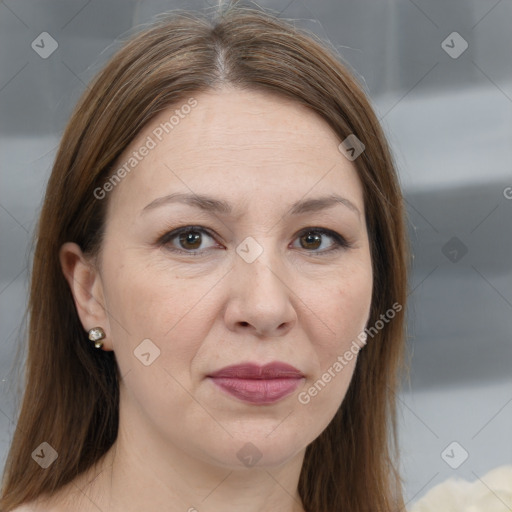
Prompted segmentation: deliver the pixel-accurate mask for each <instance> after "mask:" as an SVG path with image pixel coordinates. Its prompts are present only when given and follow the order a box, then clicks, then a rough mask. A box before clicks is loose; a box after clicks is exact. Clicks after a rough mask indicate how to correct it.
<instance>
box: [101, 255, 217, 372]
mask: <svg viewBox="0 0 512 512" xmlns="http://www.w3.org/2000/svg"><path fill="white" fill-rule="evenodd" d="M141 260H142V258H141ZM110 261H113V262H115V261H119V264H117V265H110V266H109V268H107V272H108V275H109V276H110V278H109V279H108V281H107V286H106V289H107V290H108V297H107V298H108V301H107V302H108V314H109V317H110V327H111V331H112V337H113V340H114V343H115V344H116V345H117V355H118V360H119V362H120V364H121V361H122V360H123V359H124V362H125V366H126V365H128V364H130V361H131V359H130V358H131V357H133V355H134V354H133V351H134V350H136V349H137V347H138V346H139V345H140V344H141V342H143V340H147V339H149V340H151V341H152V342H153V343H154V344H155V346H156V347H157V348H158V349H159V350H160V354H159V363H160V364H162V363H165V365H166V367H169V368H172V369H176V370H178V368H175V366H176V361H181V364H182V365H183V364H185V365H186V364H187V361H190V360H191V359H192V358H193V356H194V354H195V352H196V351H197V349H198V346H196V345H199V344H200V341H201V340H202V339H204V337H205V336H206V334H207V329H208V325H209V323H210V321H211V319H212V315H213V314H214V308H213V306H210V305H211V301H210V300H209V293H208V292H209V291H211V290H212V288H214V286H215V284H216V283H217V282H218V280H219V278H218V276H217V275H215V276H214V275H205V276H203V277H202V278H201V279H198V280H193V281H192V280H190V279H186V278H185V279H184V278H181V277H177V275H176V274H177V273H176V272H174V271H173V269H166V270H165V271H162V270H160V269H158V268H157V267H156V266H155V265H147V264H146V262H143V261H139V260H134V259H129V258H127V257H125V258H124V259H121V258H119V259H116V258H110ZM210 312H211V314H210ZM198 314H200V321H198V318H197V316H198ZM203 331H204V332H203ZM120 345H121V346H120ZM171 346H172V358H171V357H170V356H171V354H170V353H171V350H170V347H171ZM114 350H116V349H115V348H114ZM121 358H122V359H121Z"/></svg>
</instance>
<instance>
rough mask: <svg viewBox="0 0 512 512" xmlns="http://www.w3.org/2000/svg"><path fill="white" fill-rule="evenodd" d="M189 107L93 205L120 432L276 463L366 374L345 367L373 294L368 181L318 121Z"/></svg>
mask: <svg viewBox="0 0 512 512" xmlns="http://www.w3.org/2000/svg"><path fill="white" fill-rule="evenodd" d="M194 100H195V101H194ZM194 100H190V101H189V103H188V105H190V108H189V107H186V106H185V105H186V104H187V103H186V102H184V103H183V105H177V106H176V107H173V108H171V109H168V110H167V111H164V112H161V113H160V114H159V116H158V117H157V118H155V119H154V120H153V121H152V122H151V123H150V124H149V125H148V126H147V127H146V128H145V129H144V130H143V131H142V132H141V133H139V135H138V137H137V138H136V139H135V140H134V141H133V142H132V144H131V145H130V147H129V148H128V149H127V150H126V151H125V152H124V153H123V155H121V157H120V158H119V160H118V165H117V167H116V169H120V168H122V166H123V165H124V164H125V163H126V164H127V165H126V166H125V171H126V172H124V173H123V172H122V171H121V172H120V173H118V176H119V177H120V178H121V180H120V182H119V183H117V182H116V184H115V185H113V186H112V187H111V188H112V190H110V191H108V192H107V193H106V194H105V197H104V198H103V199H99V200H103V201H109V204H108V213H107V219H106V231H105V239H104V245H103V247H102V253H101V264H100V268H99V274H98V280H97V281H96V288H95V290H96V291H97V294H98V300H99V301H101V302H102V303H103V304H104V306H105V313H104V321H103V324H101V325H102V326H103V327H104V329H105V331H106V333H107V339H106V342H105V348H106V349H107V350H108V349H112V350H114V351H115V355H116V359H117V362H118V365H119V368H120V373H121V375H122V376H123V379H122V383H121V423H120V430H121V431H123V432H124V433H125V434H126V436H127V438H129V439H131V442H133V443H140V446H141V447H143V448H141V449H143V450H145V453H151V451H154V452H155V453H157V452H160V453H164V452H165V453H167V454H171V453H180V454H181V456H189V457H193V458H194V459H195V460H197V459H199V460H201V461H203V462H208V463H211V464H214V465H216V466H223V467H231V468H235V467H243V465H246V466H252V465H254V464H256V463H257V464H258V465H259V466H265V467H270V466H276V465H280V464H282V463H283V462H285V461H287V460H289V459H291V458H292V457H294V456H300V455H301V454H302V453H303V450H304V449H305V447H306V446H307V445H308V444H309V443H311V442H312V441H313V440H314V439H315V438H316V437H317V436H318V435H319V434H320V433H321V432H322V431H323V430H324V429H325V428H326V426H327V425H328V424H329V422H330V421H331V419H332V418H333V416H334V414H335V412H336V410H337V409H338V408H339V406H340V404H341V402H342V401H343V398H344V396H345V393H346V390H347V387H348V385H349V382H350V379H351V377H352V374H353V371H354V368H355V365H356V359H357V357H356V356H354V355H353V357H352V358H349V357H345V356H344V355H345V354H346V353H347V351H350V349H351V347H353V346H354V344H353V342H354V340H357V337H358V335H360V333H361V331H362V330H363V329H364V327H365V324H366V321H367V320H368V316H369V312H370V303H371V293H372V268H371V259H370V250H369V240H368V235H367V231H366V225H365V216H364V204H363V190H362V185H361V183H360V180H359V178H358V175H357V172H356V170H355V167H354V165H353V164H352V163H351V162H350V161H349V160H348V159H347V158H346V157H345V156H344V155H343V154H342V153H341V152H340V151H339V149H338V144H339V143H340V142H341V141H340V140H339V139H338V138H337V137H336V136H335V135H334V133H333V132H332V131H331V129H330V128H329V126H328V125H327V124H326V123H325V122H324V121H323V120H322V119H321V118H319V117H317V115H316V114H314V113H313V112H312V111H310V110H308V109H306V108H304V107H302V106H300V105H298V104H295V103H293V102H290V101H288V100H286V99H282V98H279V97H275V96H272V95H268V94H264V93H260V92H247V91H240V90H235V89H223V90H222V91H217V92H208V93H202V94H198V95H195V96H194ZM176 111H177V112H176ZM173 115H174V118H172V120H170V119H171V116H173ZM166 122H167V125H166V124H165V123H166ZM143 147H146V148H147V149H146V150H144V149H141V148H143ZM134 152H136V153H134ZM130 158H132V160H130ZM107 188H108V187H107ZM98 195H100V194H98ZM334 195H336V196H340V197H342V198H343V199H342V200H341V201H330V200H329V201H328V202H327V201H325V204H324V199H326V198H329V197H333V196H334ZM320 200H321V201H320ZM326 205H327V206H326ZM178 228H180V229H181V228H188V229H189V231H188V232H187V231H186V230H183V232H182V233H181V234H180V233H179V232H177V231H176V230H178ZM308 232H310V233H309V234H308ZM343 239H344V240H346V242H347V244H349V245H348V246H344V245H343ZM359 344H360V345H361V343H359ZM354 352H355V351H354V350H352V354H354ZM341 361H343V363H342V362H341ZM265 365H270V367H269V368H267V370H265V371H262V370H261V367H263V366H265ZM284 365H290V366H292V367H293V368H294V369H295V370H294V371H289V370H290V368H288V367H285V366H284ZM233 366H239V368H234V369H233V368H231V369H227V370H225V371H224V372H220V371H221V370H223V369H226V368H228V367H233ZM340 367H341V368H340ZM219 372H220V373H219ZM258 377H259V379H258ZM261 377H263V378H261ZM315 383H316V385H315Z"/></svg>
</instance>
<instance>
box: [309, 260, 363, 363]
mask: <svg viewBox="0 0 512 512" xmlns="http://www.w3.org/2000/svg"><path fill="white" fill-rule="evenodd" d="M331 283H332V284H329V283H326V284H325V285H324V286H322V289H321V290H318V292H317V293H316V294H315V295H314V297H312V301H313V302H312V303H313V304H317V306H316V309H315V311H317V312H318V317H319V319H321V320H322V322H323V323H324V324H325V325H326V326H327V327H328V329H326V328H324V329H323V330H322V332H327V333H328V335H327V336H323V337H319V336H318V335H317V336H316V338H315V336H312V338H311V339H313V340H314V339H316V340H317V350H318V351H319V352H320V354H319V356H320V360H321V362H322V363H323V366H325V365H326V364H328V363H329V362H330V361H332V360H333V359H335V358H336V357H337V356H338V355H339V354H340V353H343V352H344V351H345V350H347V347H350V345H351V343H352V341H353V340H354V339H357V336H358V335H360V334H361V332H362V331H364V328H365V325H366V322H367V320H368V316H369V314H370V308H371V300H372V288H373V278H372V269H371V265H370V264H369V263H368V264H367V265H363V264H361V265H357V266H356V267H355V269H351V270H347V271H346V272H343V274H342V275H341V276H337V278H336V279H332V280H331Z"/></svg>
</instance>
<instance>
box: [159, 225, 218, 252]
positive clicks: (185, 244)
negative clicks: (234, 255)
mask: <svg viewBox="0 0 512 512" xmlns="http://www.w3.org/2000/svg"><path fill="white" fill-rule="evenodd" d="M204 235H206V236H207V237H208V238H210V239H212V240H213V235H211V234H210V233H209V232H208V231H207V230H206V229H204V228H202V227H199V226H185V227H183V228H178V229H175V230H173V231H170V232H168V233H165V234H164V235H163V236H161V237H160V238H159V240H158V244H159V245H163V246H165V247H166V249H169V250H170V251H173V252H180V253H188V254H192V255H198V254H199V253H200V252H204V250H205V249H208V248H212V247H214V245H212V246H210V247H207V248H205V247H201V244H202V243H203V236H204ZM176 244H177V245H178V247H176Z"/></svg>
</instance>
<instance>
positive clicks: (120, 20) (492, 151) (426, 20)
mask: <svg viewBox="0 0 512 512" xmlns="http://www.w3.org/2000/svg"><path fill="white" fill-rule="evenodd" d="M258 3H259V5H261V6H264V7H268V8H270V9H272V10H274V11H275V13H276V14H277V13H280V14H279V15H280V17H282V18H285V19H288V18H291V19H294V20H297V21H296V24H297V26H300V27H302V28H306V29H308V30H311V31H313V32H315V33H316V34H317V35H319V36H320V37H322V38H323V39H324V40H327V41H329V42H330V44H331V45H333V46H334V47H335V48H336V49H337V51H338V52H339V53H340V55H341V57H342V58H343V59H344V61H345V62H346V63H347V65H348V66H349V67H350V69H351V70H352V72H353V73H354V74H355V75H356V77H357V78H358V79H359V81H360V82H361V83H362V84H363V87H364V88H365V90H366V92H367V93H368V95H369V96H370V98H371V101H372V103H373V105H374V108H375V110H376V112H377V114H378V116H379V118H380V120H381V122H382V124H383V126H384V129H385V131H386V133H387V135H388V138H389V141H390V143H391V146H392V150H393V153H394V156H395V160H396V163H397V166H398V170H399V174H400V180H401V183H402V187H403V190H404V193H405V197H406V201H407V209H408V225H409V234H410V238H411V247H412V251H413V254H414V260H413V263H412V272H411V282H410V294H409V309H408V343H409V349H410V354H411V361H410V364H411V379H410V384H409V383H408V382H404V387H403V389H402V392H401V393H400V396H399V397H398V400H399V407H400V410H399V417H400V442H401V450H402V473H403V477H404V483H405V487H406V498H407V500H408V501H409V503H412V502H413V501H416V500H417V499H418V498H420V497H421V496H423V495H424V494H425V493H426V492H427V490H428V489H430V488H432V487H433V486H435V485H436V484H438V483H440V482H442V481H444V480H446V479H447V478H449V477H461V478H465V479H467V480H477V479H481V478H482V477H483V476H484V475H485V473H486V472H487V471H489V470H490V469H492V468H495V467H497V466H499V465H502V464H511V463H512V31H511V30H510V26H511V22H512V2H511V1H510V0H471V1H470V0H444V1H441V0H437V1H435V0H434V1H433V0H414V1H413V0H371V1H370V0H357V1H356V0H342V1H340V0H315V1H314V2H313V1H307V0H283V1H281V0H267V1H260V2H258ZM214 5H215V4H214V3H213V2H212V3H211V4H208V3H207V2H205V1H187V2H184V1H181V2H178V1H174V2H173V1H163V0H141V1H137V0H108V1H105V0H66V1H64V0H38V1H37V2H36V1H32V0H31V1H26V0H3V1H0V155H1V158H0V166H1V168H0V180H1V182H0V237H1V244H0V381H1V396H0V466H1V467H3V463H4V461H5V456H6V453H7V449H8V446H9V442H10V438H11V436H12V433H13V431H14V419H15V418H16V414H17V407H18V401H17V395H16V393H17V383H16V379H17V368H16V366H15V364H16V363H17V362H19V361H18V360H17V359H16V352H17V349H18V347H19V345H20V343H21V342H22V340H23V332H22V331H20V327H21V326H22V321H23V314H24V311H25V306H26V300H27V290H28V277H29V271H28V265H29V262H30V260H31V249H32V248H31V236H32V234H33V230H34V228H35V223H36V220H37V215H38V212H39V210H40V207H41V202H42V198H43V193H44V188H45V184H46V181H47V179H48V177H49V173H50V170H51V166H52V162H53V159H54V157H55V153H56V148H57V145H58V143H59V139H60V137H61V135H62V132H63V129H64V126H65V124H66V122H67V120H68V118H69V116H70V114H71V110H72V108H73V106H74V105H75V103H76V101H77V100H78V98H79V96H80V95H81V94H82V92H83V91H84V90H85V88H86V87H87V83H88V82H89V81H90V80H91V79H92V77H93V76H94V75H95V74H96V72H97V71H99V69H100V68H101V67H102V66H103V64H104V63H105V62H106V61H107V60H108V58H109V57H110V56H111V55H112V54H113V53H114V52H115V51H116V50H117V49H118V48H119V46H120V45H121V44H122V42H123V41H124V40H126V39H128V38H129V37H130V36H131V35H132V34H134V33H135V32H136V31H137V30H139V29H140V28H142V25H143V24H146V23H148V22H150V21H151V20H152V19H153V18H154V16H155V15H157V14H158V13H161V12H164V11H167V10H171V9H175V8H186V9H203V8H205V7H206V8H208V6H210V7H212V8H213V7H214ZM21 357H22V355H21ZM18 359H19V358H18Z"/></svg>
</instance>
